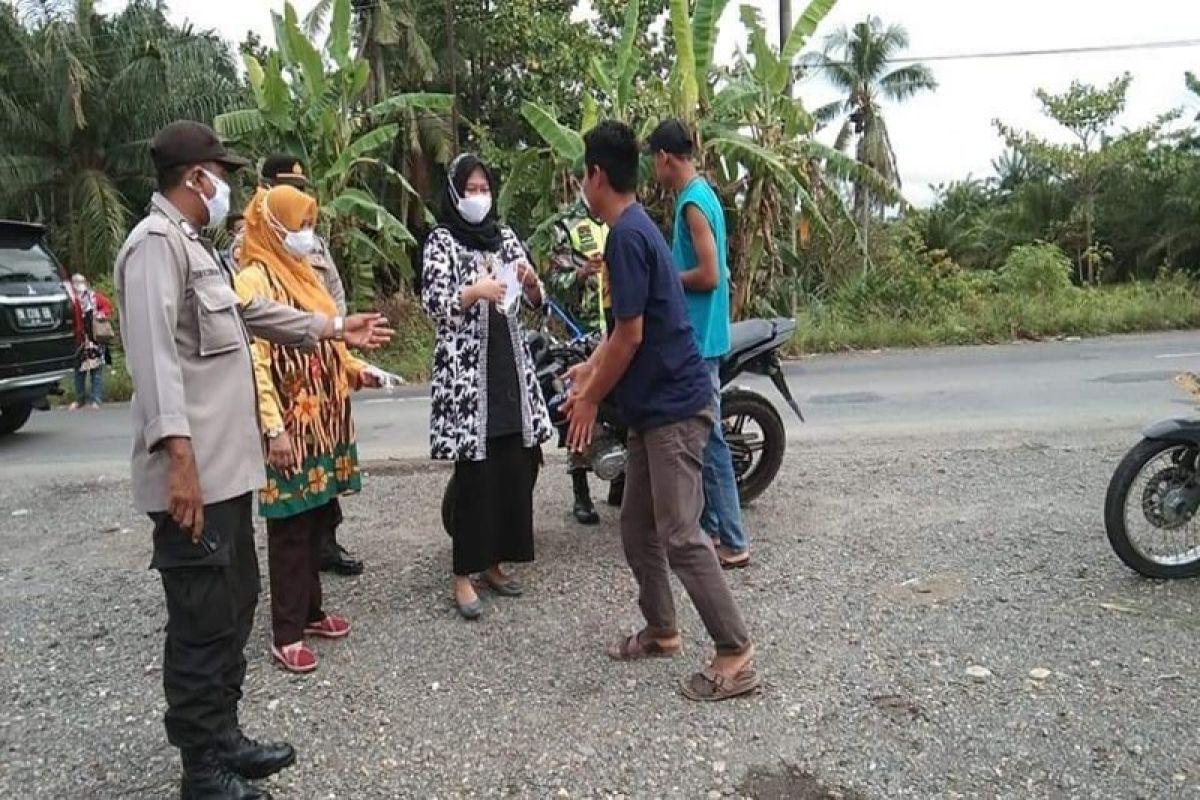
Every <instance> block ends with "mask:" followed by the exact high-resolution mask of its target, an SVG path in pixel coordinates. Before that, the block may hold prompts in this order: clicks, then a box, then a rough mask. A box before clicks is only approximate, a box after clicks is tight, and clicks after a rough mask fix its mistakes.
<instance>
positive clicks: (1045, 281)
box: [998, 243, 1071, 297]
mask: <svg viewBox="0 0 1200 800" xmlns="http://www.w3.org/2000/svg"><path fill="white" fill-rule="evenodd" d="M998 285H999V288H1000V291H1002V292H1006V293H1008V294H1012V295H1022V296H1026V297H1036V296H1051V297H1053V296H1056V295H1060V294H1062V293H1064V292H1067V291H1068V290H1070V289H1071V260H1070V259H1068V258H1067V256H1066V254H1065V253H1063V251H1062V250H1060V249H1059V248H1058V247H1057V246H1056V245H1053V244H1045V243H1038V244H1024V245H1020V246H1018V247H1014V248H1013V249H1012V252H1010V253H1009V254H1008V258H1006V259H1005V260H1004V265H1003V266H1002V267H1000V276H999V281H998Z"/></svg>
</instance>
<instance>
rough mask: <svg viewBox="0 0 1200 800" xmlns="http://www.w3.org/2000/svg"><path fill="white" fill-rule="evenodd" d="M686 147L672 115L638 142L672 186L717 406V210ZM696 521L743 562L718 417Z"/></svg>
mask: <svg viewBox="0 0 1200 800" xmlns="http://www.w3.org/2000/svg"><path fill="white" fill-rule="evenodd" d="M694 149H695V143H694V139H693V137H692V133H691V130H690V129H689V128H688V126H687V125H685V124H684V123H682V122H680V121H679V120H673V119H672V120H666V121H664V122H662V123H660V124H659V126H658V127H657V128H655V129H654V132H653V133H652V134H650V138H649V139H648V140H647V142H646V150H647V151H648V152H649V153H650V155H651V157H652V158H653V159H654V173H655V176H656V177H657V178H658V181H659V183H661V184H662V185H663V187H664V188H666V189H667V190H668V191H671V192H674V193H675V194H676V200H675V231H674V243H673V247H672V254H673V255H674V260H675V267H676V269H678V270H679V273H680V275H679V277H680V280H681V281H682V282H683V289H684V298H685V300H686V302H687V309H688V316H689V317H690V318H691V321H692V328H693V330H694V332H695V336H696V344H697V345H698V346H699V348H700V355H701V356H702V357H703V358H704V362H705V364H706V365H707V367H708V372H709V377H710V378H711V380H712V387H713V400H714V402H715V403H716V407H717V409H718V411H719V410H720V407H721V405H720V404H721V377H720V364H721V358H722V357H724V356H725V355H726V354H727V353H728V352H729V347H730V344H729V336H730V334H729V326H730V317H729V264H728V246H727V244H726V235H725V210H724V209H723V208H722V207H721V201H720V199H719V198H718V197H717V194H716V192H714V191H713V189H712V187H711V186H709V184H708V181H706V180H705V179H704V176H702V175H700V174H699V172H698V171H697V170H696V164H695V162H694V161H693V159H692V154H693V150H694ZM700 524H701V526H702V527H703V528H704V530H705V531H707V532H708V534H709V535H710V536H711V537H712V538H713V540H714V543H716V544H718V547H719V551H720V552H719V555H720V557H721V565H722V566H723V567H725V568H727V569H729V568H734V567H744V566H746V565H747V564H748V563H749V562H750V550H749V544H748V542H747V539H746V533H745V530H744V529H743V527H742V509H741V506H740V505H739V502H738V491H737V479H736V477H735V476H734V473H733V458H732V456H731V455H730V453H729V445H728V444H727V443H726V442H725V437H724V435H723V432H722V430H721V425H720V423H719V422H718V424H717V425H715V426H713V431H712V434H711V435H710V437H709V440H708V444H707V446H706V447H705V448H704V515H703V516H702V517H701V518H700Z"/></svg>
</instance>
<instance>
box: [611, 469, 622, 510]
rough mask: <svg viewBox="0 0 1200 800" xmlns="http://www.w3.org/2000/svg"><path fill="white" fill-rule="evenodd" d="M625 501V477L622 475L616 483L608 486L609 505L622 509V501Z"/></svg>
mask: <svg viewBox="0 0 1200 800" xmlns="http://www.w3.org/2000/svg"><path fill="white" fill-rule="evenodd" d="M624 499H625V476H624V475H620V476H619V477H618V478H617V479H616V480H615V481H613V482H612V483H610V484H609V485H608V504H609V505H610V506H612V507H613V508H620V507H621V501H622V500H624Z"/></svg>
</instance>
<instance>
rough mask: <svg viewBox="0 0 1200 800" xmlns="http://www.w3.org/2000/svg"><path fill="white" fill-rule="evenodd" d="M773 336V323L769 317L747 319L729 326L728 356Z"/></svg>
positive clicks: (750, 347)
mask: <svg viewBox="0 0 1200 800" xmlns="http://www.w3.org/2000/svg"><path fill="white" fill-rule="evenodd" d="M774 337H775V323H774V322H772V321H771V320H769V319H748V320H745V321H744V322H735V323H733V324H732V325H730V326H729V356H726V358H729V357H730V356H736V355H738V354H739V353H743V352H745V351H747V350H751V349H753V348H755V347H758V346H759V345H761V344H763V343H764V342H769V341H770V340H771V339H773V338H774Z"/></svg>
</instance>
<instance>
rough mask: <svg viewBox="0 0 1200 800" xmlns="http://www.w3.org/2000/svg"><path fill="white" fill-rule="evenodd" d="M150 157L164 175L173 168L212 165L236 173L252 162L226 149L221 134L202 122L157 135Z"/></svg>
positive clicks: (187, 122) (176, 125) (183, 124)
mask: <svg viewBox="0 0 1200 800" xmlns="http://www.w3.org/2000/svg"><path fill="white" fill-rule="evenodd" d="M150 157H151V158H152V159H153V160H154V166H155V168H157V169H158V170H159V171H160V172H161V171H163V170H167V169H171V168H172V167H182V166H185V165H188V164H202V163H204V162H206V161H212V162H214V163H217V164H221V165H222V166H224V167H225V168H226V169H228V170H229V171H231V172H236V171H237V170H239V169H241V168H242V167H245V166H248V165H249V164H250V162H249V161H248V160H247V159H244V158H242V157H241V156H239V155H235V154H233V153H231V152H229V151H228V150H226V149H225V145H224V144H222V143H221V139H220V138H219V137H218V136H217V132H216V131H214V130H213V129H212V128H210V127H208V126H207V125H205V124H204V123H202V122H192V121H191V120H179V121H178V122H172V123H171V124H170V125H168V126H166V127H165V128H163V129H162V130H160V131H159V132H158V133H157V134H155V136H154V139H153V141H151V142H150Z"/></svg>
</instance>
